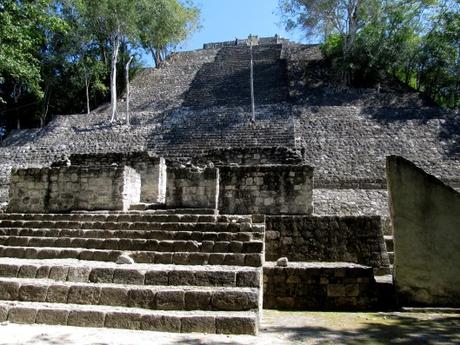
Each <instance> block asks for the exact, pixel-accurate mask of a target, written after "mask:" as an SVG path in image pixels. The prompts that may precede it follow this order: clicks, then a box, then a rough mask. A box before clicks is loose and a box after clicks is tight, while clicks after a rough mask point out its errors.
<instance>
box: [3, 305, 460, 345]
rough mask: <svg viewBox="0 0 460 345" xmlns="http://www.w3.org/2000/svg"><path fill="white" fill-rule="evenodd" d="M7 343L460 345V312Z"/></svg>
mask: <svg viewBox="0 0 460 345" xmlns="http://www.w3.org/2000/svg"><path fill="white" fill-rule="evenodd" d="M6 344H8V345H10V344H21V345H28V344H31V345H43V344H46V345H58V344H65V345H87V344H97V345H128V344H133V345H145V344H184V345H185V344H191V345H207V344H232V345H233V344H235V345H237V344H260V345H262V344H263V345H278V344H281V345H283V344H460V313H439V312H438V313H433V312H391V313H331V312H329V313H327V312H279V311H273V310H265V311H264V320H263V323H262V325H261V331H260V334H259V335H258V336H257V337H253V336H226V335H206V334H174V333H158V332H143V331H128V330H116V329H115V330H114V329H96V328H76V327H62V326H43V325H15V324H8V323H3V324H0V345H6Z"/></svg>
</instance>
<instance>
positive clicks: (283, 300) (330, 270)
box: [263, 262, 377, 310]
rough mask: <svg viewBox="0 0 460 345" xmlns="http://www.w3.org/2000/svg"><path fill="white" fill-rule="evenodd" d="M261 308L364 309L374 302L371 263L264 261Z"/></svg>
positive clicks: (375, 297)
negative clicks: (281, 264) (285, 264)
mask: <svg viewBox="0 0 460 345" xmlns="http://www.w3.org/2000/svg"><path fill="white" fill-rule="evenodd" d="M263 301H264V308H267V309H287V310H308V309H314V310H368V309H371V308H372V307H375V305H376V302H377V293H376V283H375V280H374V274H373V272H372V268H371V267H366V266H361V265H356V264H350V263H334V264H333V265H331V264H328V263H324V262H323V263H300V262H290V263H289V265H288V267H276V266H274V263H266V264H265V265H264V299H263Z"/></svg>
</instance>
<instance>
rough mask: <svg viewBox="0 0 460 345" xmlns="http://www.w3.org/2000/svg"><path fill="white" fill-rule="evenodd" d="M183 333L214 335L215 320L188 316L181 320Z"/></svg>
mask: <svg viewBox="0 0 460 345" xmlns="http://www.w3.org/2000/svg"><path fill="white" fill-rule="evenodd" d="M181 322H182V328H181V332H183V333H193V332H198V333H209V334H213V333H216V320H215V318H214V317H212V316H189V317H183V318H182V319H181Z"/></svg>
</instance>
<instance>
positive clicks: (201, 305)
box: [184, 291, 211, 310]
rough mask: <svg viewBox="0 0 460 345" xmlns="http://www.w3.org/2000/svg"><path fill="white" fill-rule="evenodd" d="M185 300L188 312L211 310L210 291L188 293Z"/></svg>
mask: <svg viewBox="0 0 460 345" xmlns="http://www.w3.org/2000/svg"><path fill="white" fill-rule="evenodd" d="M184 298H185V309H186V310H208V309H209V308H210V304H211V292H210V291H186V292H185V297H184Z"/></svg>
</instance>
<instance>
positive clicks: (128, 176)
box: [8, 166, 141, 212]
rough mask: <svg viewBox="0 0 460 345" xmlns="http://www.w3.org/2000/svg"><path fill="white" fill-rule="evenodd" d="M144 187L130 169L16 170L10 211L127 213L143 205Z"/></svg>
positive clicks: (59, 168) (11, 192) (68, 168)
mask: <svg viewBox="0 0 460 345" xmlns="http://www.w3.org/2000/svg"><path fill="white" fill-rule="evenodd" d="M140 183H141V181H140V175H139V174H138V173H137V172H136V171H135V170H134V169H132V168H130V167H114V166H110V167H97V168H89V167H55V168H43V169H14V170H13V172H12V176H11V186H10V194H9V198H10V202H9V204H8V211H9V212H66V211H72V210H127V209H128V208H129V206H130V205H131V204H133V203H138V202H139V198H140Z"/></svg>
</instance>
